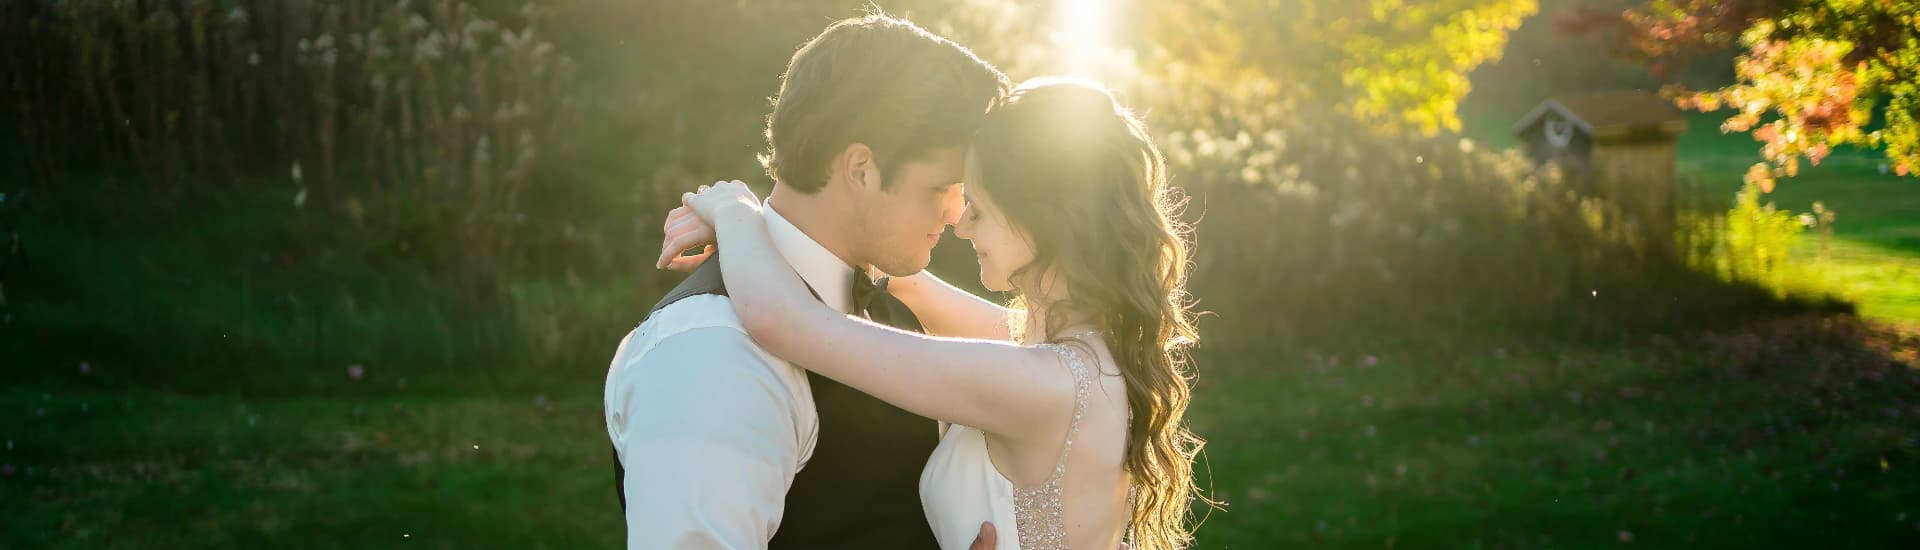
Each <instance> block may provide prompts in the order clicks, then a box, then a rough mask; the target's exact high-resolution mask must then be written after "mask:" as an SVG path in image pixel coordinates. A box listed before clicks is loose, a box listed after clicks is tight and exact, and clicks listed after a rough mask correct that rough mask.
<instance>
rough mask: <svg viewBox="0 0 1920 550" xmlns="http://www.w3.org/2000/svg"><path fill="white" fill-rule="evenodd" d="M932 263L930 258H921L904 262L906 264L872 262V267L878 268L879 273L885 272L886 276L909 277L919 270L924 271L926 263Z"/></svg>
mask: <svg viewBox="0 0 1920 550" xmlns="http://www.w3.org/2000/svg"><path fill="white" fill-rule="evenodd" d="M932 263H933V260H932V258H928V259H926V260H922V261H919V262H916V263H913V264H906V265H880V264H873V268H874V269H877V270H879V271H880V273H882V274H885V275H886V276H888V277H911V276H914V275H919V274H920V272H922V271H926V270H927V265H928V264H932Z"/></svg>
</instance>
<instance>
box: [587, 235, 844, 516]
mask: <svg viewBox="0 0 1920 550" xmlns="http://www.w3.org/2000/svg"><path fill="white" fill-rule="evenodd" d="M765 212H766V217H767V229H768V231H769V233H770V234H771V235H772V237H773V244H774V247H775V248H776V249H778V250H779V251H780V254H781V256H783V257H784V258H785V259H786V260H787V263H788V264H790V265H792V266H793V268H794V270H795V271H796V272H798V273H799V274H800V277H801V279H804V280H805V281H806V282H807V285H808V286H811V287H813V290H814V291H815V292H817V293H819V295H820V298H821V299H822V301H824V302H826V303H827V304H829V305H832V306H835V307H837V308H838V309H839V310H840V311H841V312H842V313H845V312H847V311H849V310H850V308H851V304H852V293H853V289H852V280H853V268H852V267H851V266H848V265H847V264H846V262H843V261H841V260H840V258H839V257H838V256H835V255H833V253H832V252H830V251H828V250H827V249H826V247H824V246H821V245H820V243H819V242H817V241H814V240H813V238H811V237H808V236H807V234H806V233H803V232H801V231H800V229H799V228H798V227H794V225H793V224H792V223H790V222H788V221H787V220H786V219H785V218H782V217H781V216H780V215H779V214H778V213H776V212H774V210H773V208H772V207H770V206H769V207H768V208H766V209H765ZM605 406H606V421H607V437H608V438H610V439H612V441H613V447H614V451H615V453H616V454H617V455H618V457H619V460H620V464H621V466H622V467H624V468H626V478H625V479H624V480H623V482H622V483H623V485H624V487H623V488H624V489H625V491H626V499H627V510H626V515H627V517H626V522H627V547H629V548H727V549H746V548H765V547H766V545H767V541H768V540H770V539H772V538H773V533H774V531H775V530H776V529H778V528H779V527H780V516H781V514H782V512H783V511H784V510H783V507H784V505H785V503H786V494H787V489H788V488H789V487H791V486H792V484H793V477H794V474H795V473H798V472H799V471H800V468H801V467H803V466H805V465H806V462H807V459H808V458H809V457H811V456H812V455H813V446H814V442H815V440H816V438H817V436H818V434H819V428H820V422H819V416H818V415H817V414H816V413H815V411H814V406H813V392H812V389H811V388H810V387H809V386H808V385H807V376H806V372H805V371H804V370H801V369H800V368H799V367H795V366H793V365H791V364H789V363H787V362H786V361H782V360H780V359H779V358H776V357H774V356H772V355H769V354H767V352H766V351H765V350H762V349H760V346H757V345H754V343H753V341H752V340H751V339H750V338H748V336H747V334H746V332H745V331H744V330H743V329H741V327H740V319H739V317H738V316H736V315H735V314H734V311H733V304H732V302H730V301H728V299H727V297H725V296H717V295H703V296H693V297H690V298H686V299H683V300H680V301H678V302H675V303H673V304H672V305H669V306H667V307H666V308H663V309H661V310H660V311H659V312H656V313H654V314H653V315H651V316H649V317H648V318H647V320H646V322H644V323H642V324H641V325H640V327H639V328H636V329H634V330H633V332H631V333H628V334H627V337H626V339H624V340H622V341H621V342H620V349H619V351H618V352H617V353H616V354H615V355H614V357H613V363H612V364H611V365H609V366H608V369H607V388H606V403H605Z"/></svg>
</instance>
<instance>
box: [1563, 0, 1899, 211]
mask: <svg viewBox="0 0 1920 550" xmlns="http://www.w3.org/2000/svg"><path fill="white" fill-rule="evenodd" d="M1562 21H1563V23H1564V26H1565V27H1566V28H1567V29H1568V30H1571V31H1573V32H1576V33H1584V32H1593V31H1596V30H1604V29H1614V30H1616V31H1617V32H1616V33H1614V34H1613V36H1614V37H1615V39H1616V45H1617V46H1619V48H1620V51H1621V52H1622V53H1625V54H1627V55H1629V56H1633V57H1636V58H1638V59H1640V60H1643V61H1645V62H1647V63H1648V66H1649V67H1650V68H1652V69H1653V70H1654V71H1655V73H1656V74H1661V73H1663V72H1665V71H1666V70H1668V69H1670V68H1671V67H1673V66H1674V65H1675V64H1678V63H1683V62H1684V61H1685V60H1687V59H1688V58H1689V57H1690V56H1693V55H1696V54H1698V53H1699V52H1702V51H1708V50H1712V49H1717V48H1725V47H1729V46H1733V45H1735V44H1737V45H1738V46H1740V47H1742V48H1744V50H1745V53H1744V54H1742V55H1740V56H1739V57H1738V58H1737V59H1736V60H1735V71H1736V81H1735V82H1734V83H1732V84H1730V85H1727V86H1723V87H1720V88H1718V89H1712V90H1703V91H1702V90H1690V89H1687V88H1684V87H1680V86H1669V88H1668V90H1667V93H1668V94H1669V95H1670V96H1672V97H1673V98H1674V99H1675V101H1676V103H1678V104H1679V105H1680V106H1681V107H1684V108H1691V109H1697V110H1701V111H1716V110H1720V109H1733V110H1734V111H1735V113H1734V114H1733V116H1732V117H1730V118H1728V119H1727V121H1726V122H1725V123H1723V124H1722V125H1721V130H1722V131H1727V132H1746V131H1751V132H1752V135H1753V137H1754V139H1755V140H1758V141H1760V142H1761V143H1762V146H1761V154H1762V156H1764V157H1765V161H1763V162H1761V163H1758V164H1755V165H1754V166H1753V168H1751V169H1750V170H1748V172H1747V180H1748V181H1749V182H1752V183H1756V184H1758V185H1759V186H1760V187H1761V188H1762V189H1763V190H1771V189H1772V188H1773V184H1774V180H1775V178H1777V177H1781V176H1788V177H1791V176H1793V175H1796V174H1798V173H1799V168H1800V161H1801V160H1802V159H1805V160H1806V161H1807V162H1809V163H1812V164H1815V165H1817V164H1819V163H1820V161H1821V160H1822V159H1824V158H1826V157H1827V155H1828V154H1829V153H1831V152H1832V151H1833V148H1834V147H1837V146H1841V145H1855V146H1862V147H1883V148H1884V149H1885V154H1886V157H1887V160H1888V162H1890V163H1891V164H1892V165H1893V170H1894V171H1895V172H1896V173H1899V174H1900V175H1903V176H1904V175H1909V174H1912V173H1913V172H1914V170H1915V169H1916V168H1920V83H1916V79H1920V3H1914V2H1909V1H1904V0H1720V1H1715V0H1652V1H1651V2H1649V3H1647V4H1644V5H1641V6H1638V7H1634V8H1631V9H1628V10H1625V11H1621V12H1615V13H1611V14H1608V13H1596V12H1594V11H1591V10H1586V11H1576V12H1573V13H1570V14H1568V15H1567V16H1565V17H1563V20H1562ZM1883 101H1884V104H1882V103H1881V102H1883ZM1876 108H1881V109H1882V112H1883V113H1884V119H1883V120H1882V121H1881V122H1882V123H1881V124H1880V125H1879V127H1878V128H1872V129H1870V127H1871V126H1872V124H1871V123H1872V121H1873V112H1874V110H1875V109H1876ZM1763 120H1764V123H1763Z"/></svg>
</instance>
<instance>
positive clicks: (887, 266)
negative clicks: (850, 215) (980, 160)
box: [856, 146, 966, 276]
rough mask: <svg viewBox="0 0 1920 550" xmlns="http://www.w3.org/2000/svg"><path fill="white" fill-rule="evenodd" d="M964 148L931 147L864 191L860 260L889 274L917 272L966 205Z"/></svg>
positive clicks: (861, 207) (860, 215)
mask: <svg viewBox="0 0 1920 550" xmlns="http://www.w3.org/2000/svg"><path fill="white" fill-rule="evenodd" d="M965 161H966V147H964V146H959V147H949V148H942V149H935V150H933V151H931V152H930V153H928V154H925V155H921V158H920V159H918V160H913V161H908V162H906V163H903V164H901V165H899V166H897V167H896V168H895V169H894V170H893V171H892V173H891V174H887V175H888V176H890V177H891V178H892V179H891V180H890V181H887V182H886V185H884V186H883V187H884V189H879V190H875V191H874V192H872V193H869V194H867V195H866V196H865V197H863V200H862V201H861V202H862V204H861V205H860V208H859V210H858V212H857V214H856V215H858V216H859V220H858V223H859V227H860V229H861V231H860V233H861V235H860V238H859V239H858V241H859V242H858V243H857V244H856V246H859V247H860V252H861V256H862V259H863V260H864V261H865V262H867V263H870V264H873V266H874V267H875V268H878V269H879V270H880V271H882V272H884V273H886V274H888V275H897V276H907V275H912V274H915V273H919V272H920V271H921V270H923V269H926V268H927V264H928V263H930V262H932V261H933V245H935V244H937V243H939V242H940V234H941V233H943V232H945V231H946V228H947V225H949V224H953V223H955V222H957V221H959V218H960V212H961V210H963V209H964V208H965V204H966V203H965V200H964V199H963V198H962V197H961V191H962V189H961V186H960V178H961V176H962V174H963V173H964V171H965Z"/></svg>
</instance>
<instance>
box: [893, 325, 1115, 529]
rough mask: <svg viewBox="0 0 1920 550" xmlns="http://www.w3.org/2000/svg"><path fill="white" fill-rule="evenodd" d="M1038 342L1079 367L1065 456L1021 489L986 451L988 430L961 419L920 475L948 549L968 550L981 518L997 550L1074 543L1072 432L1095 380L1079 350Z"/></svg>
mask: <svg viewBox="0 0 1920 550" xmlns="http://www.w3.org/2000/svg"><path fill="white" fill-rule="evenodd" d="M1038 347H1041V348H1046V349H1051V350H1053V351H1054V352H1056V353H1059V354H1060V356H1061V358H1062V359H1063V360H1064V362H1065V363H1066V364H1067V367H1068V369H1069V370H1071V371H1073V379H1074V398H1073V421H1072V423H1071V424H1069V425H1068V426H1067V439H1066V442H1065V444H1064V445H1062V448H1061V451H1060V460H1059V462H1058V463H1056V464H1057V465H1056V466H1054V469H1053V474H1052V475H1050V476H1047V480H1046V481H1044V482H1042V483H1041V484H1040V485H1038V486H1035V487H1014V486H1013V482H1012V481H1009V480H1007V477H1006V476H1005V475H1002V474H1001V473H1000V470H999V469H998V468H995V467H994V465H993V459H992V458H989V457H988V456H987V434H986V432H982V431H980V430H977V429H974V428H970V427H967V426H961V425H957V424H956V425H953V426H951V427H949V428H947V433H946V435H944V436H942V437H941V438H940V445H939V446H938V447H936V448H934V450H933V456H932V457H931V458H929V459H928V460H927V467H926V469H925V470H923V471H921V473H920V503H921V507H922V508H924V509H925V510H926V513H927V523H929V524H931V525H932V526H933V534H934V537H935V538H936V539H938V540H939V541H940V548H942V549H943V550H966V549H967V548H968V547H969V546H970V545H972V544H973V539H974V538H975V537H976V536H978V535H979V533H980V524H981V523H982V522H992V523H993V525H994V527H995V529H996V531H997V538H998V540H997V541H996V543H997V544H996V546H995V549H996V550H1052V549H1064V548H1066V547H1067V529H1066V521H1065V520H1064V518H1062V517H1061V505H1060V500H1061V496H1062V487H1061V485H1062V482H1063V481H1064V480H1065V478H1066V475H1067V454H1068V453H1070V452H1072V451H1073V437H1074V434H1075V433H1076V432H1078V431H1079V429H1080V417H1081V416H1083V415H1084V414H1085V412H1086V410H1087V390H1088V388H1089V387H1090V386H1091V385H1092V383H1093V380H1092V377H1091V376H1090V375H1089V373H1088V372H1087V366H1086V364H1085V363H1084V362H1083V361H1081V358H1080V353H1079V352H1078V351H1075V350H1074V349H1073V348H1071V347H1068V346H1064V345H1059V344H1042V345H1040V346H1038ZM1009 527H1012V528H1013V529H1009Z"/></svg>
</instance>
